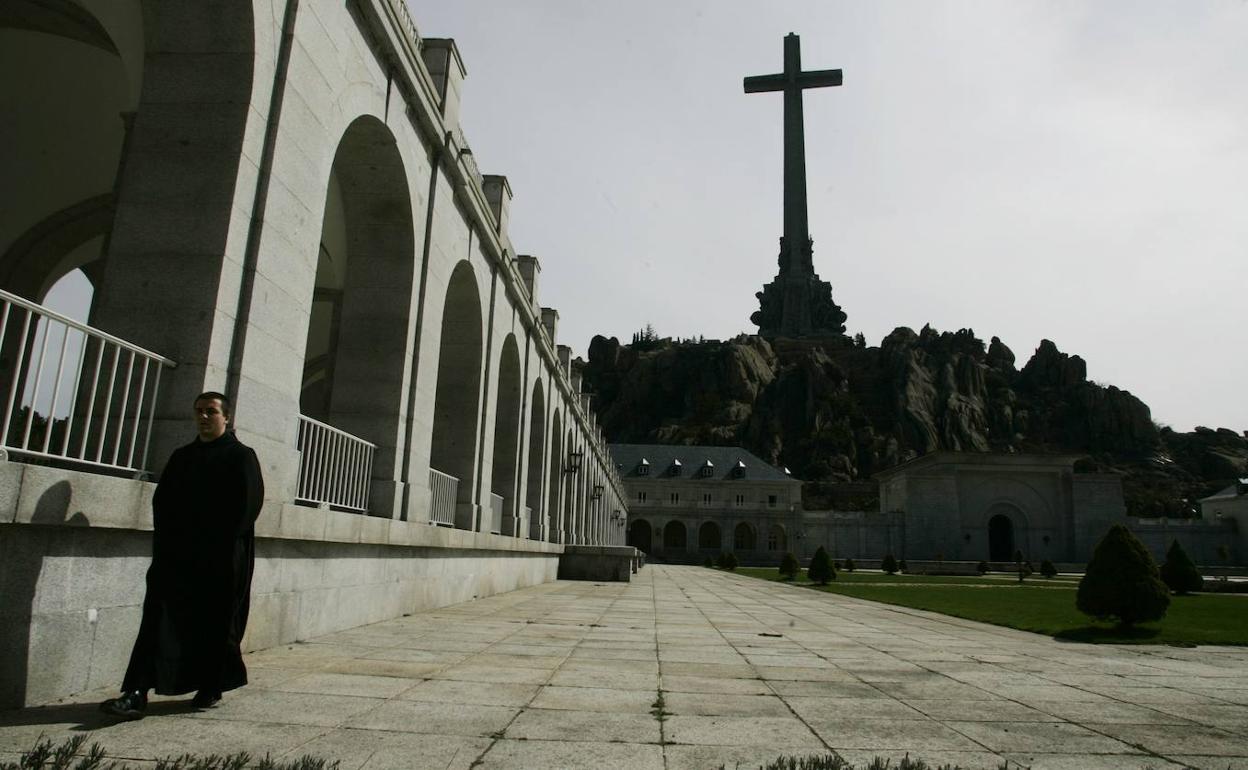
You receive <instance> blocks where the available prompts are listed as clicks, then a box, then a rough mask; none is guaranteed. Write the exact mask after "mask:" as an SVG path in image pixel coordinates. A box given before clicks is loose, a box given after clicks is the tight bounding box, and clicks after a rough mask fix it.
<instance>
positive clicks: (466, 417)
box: [429, 261, 482, 529]
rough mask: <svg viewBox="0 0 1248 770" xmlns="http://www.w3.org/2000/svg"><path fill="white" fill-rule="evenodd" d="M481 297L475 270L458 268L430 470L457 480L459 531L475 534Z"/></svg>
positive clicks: (447, 317) (445, 314) (449, 295)
mask: <svg viewBox="0 0 1248 770" xmlns="http://www.w3.org/2000/svg"><path fill="white" fill-rule="evenodd" d="M480 297H481V295H480V294H479V293H478V291H477V279H476V276H475V275H474V274H473V271H472V265H470V264H469V263H468V262H466V261H463V262H460V263H459V264H457V265H456V266H455V270H454V271H453V272H452V273H451V280H450V281H449V282H448V284H447V288H446V302H445V303H444V304H443V311H442V332H441V335H440V337H439V341H440V345H439V349H438V386H437V393H436V395H435V396H434V412H433V444H432V446H431V447H430V453H429V464H430V466H431V467H433V468H435V469H437V470H439V471H442V472H443V473H447V474H450V475H451V476H454V477H455V478H457V479H459V485H458V487H457V490H458V491H457V496H456V511H455V526H456V527H458V528H460V529H473V524H474V523H475V522H474V505H473V500H472V491H473V486H474V483H475V480H476V479H475V469H476V454H477V452H476V448H477V424H478V418H479V415H480V412H481V410H480V403H481V362H482V344H481V299H480Z"/></svg>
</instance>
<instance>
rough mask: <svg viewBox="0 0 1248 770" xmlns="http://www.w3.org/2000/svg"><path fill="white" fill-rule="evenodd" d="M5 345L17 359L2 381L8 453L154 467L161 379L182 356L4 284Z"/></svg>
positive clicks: (1, 323)
mask: <svg viewBox="0 0 1248 770" xmlns="http://www.w3.org/2000/svg"><path fill="white" fill-rule="evenodd" d="M10 332H13V333H12V334H10ZM0 350H4V351H5V352H6V353H7V354H8V355H10V356H12V359H13V361H14V364H13V366H12V368H10V369H9V370H8V371H7V376H8V377H9V378H10V380H9V382H8V383H7V388H5V384H6V383H3V382H0V393H2V392H3V391H4V390H6V389H7V391H8V397H7V400H6V401H5V404H4V411H3V417H2V419H0V451H2V452H3V453H4V454H5V455H6V456H7V455H9V454H12V455H15V456H17V457H30V458H39V459H46V460H54V461H62V462H67V463H70V464H71V465H83V466H86V467H87V468H90V469H98V470H101V471H126V472H138V473H142V472H145V471H146V470H147V454H148V449H149V447H150V444H151V436H152V425H153V423H154V422H155V418H156V402H157V398H158V396H159V393H160V378H161V374H162V373H163V371H164V370H165V369H172V368H174V367H176V366H177V364H176V363H175V362H174V361H172V360H171V359H168V358H165V357H164V356H162V355H159V354H157V353H153V352H152V351H150V350H147V349H145V348H142V347H140V346H138V345H135V344H134V343H132V342H127V341H126V340H123V339H121V338H120V337H116V336H114V335H112V334H109V333H108V332H104V331H101V330H99V329H96V328H94V327H92V326H89V325H87V324H85V323H82V322H81V321H78V320H75V319H73V318H70V317H68V316H66V315H63V314H61V313H58V312H56V311H55V310H52V309H50V308H47V307H44V306H43V305H40V304H39V303H37V302H31V301H30V300H28V299H25V298H23V297H19V296H17V295H16V294H12V293H11V292H7V291H4V290H0ZM53 362H55V363H53ZM106 372H107V373H106ZM105 373H106V374H105ZM102 379H103V380H104V381H102ZM88 383H89V384H88ZM45 402H46V408H45V407H44V406H43V404H44V403H45ZM41 409H42V410H44V411H43V412H41ZM84 411H85V416H83V412H84ZM44 412H46V413H44ZM144 423H146V426H145V427H144ZM140 431H141V432H142V435H141V436H140ZM75 437H76V441H75V440H74V439H75ZM140 443H141V444H142V448H141V449H140ZM75 445H76V450H75V448H74V446H75Z"/></svg>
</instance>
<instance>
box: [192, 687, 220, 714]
mask: <svg viewBox="0 0 1248 770" xmlns="http://www.w3.org/2000/svg"><path fill="white" fill-rule="evenodd" d="M220 702H221V693H219V692H209V691H207V690H200V691H199V692H197V693H195V697H194V698H191V705H192V706H194V707H195V708H197V709H210V708H215V707H216V705H217V704H218V703H220Z"/></svg>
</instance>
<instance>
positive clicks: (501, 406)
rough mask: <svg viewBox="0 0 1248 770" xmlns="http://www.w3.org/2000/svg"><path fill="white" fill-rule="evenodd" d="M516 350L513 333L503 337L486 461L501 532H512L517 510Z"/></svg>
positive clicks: (517, 425)
mask: <svg viewBox="0 0 1248 770" xmlns="http://www.w3.org/2000/svg"><path fill="white" fill-rule="evenodd" d="M519 443H520V353H519V349H518V348H517V346H516V335H514V334H508V335H507V337H506V339H504V340H503V351H502V356H501V358H500V360H499V365H498V400H497V408H496V410H495V415H494V453H493V458H492V462H491V463H490V489H491V490H492V491H493V493H494V494H496V495H499V496H500V497H502V498H503V521H502V523H501V525H502V533H503V534H505V535H515V534H518V532H517V524H516V520H517V519H516V517H517V515H518V514H519V513H520V508H519V506H517V505H516V464H517V463H518V462H519V458H520V453H519V452H518V451H516V450H517V448H518V446H519Z"/></svg>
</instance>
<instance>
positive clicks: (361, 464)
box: [295, 414, 377, 513]
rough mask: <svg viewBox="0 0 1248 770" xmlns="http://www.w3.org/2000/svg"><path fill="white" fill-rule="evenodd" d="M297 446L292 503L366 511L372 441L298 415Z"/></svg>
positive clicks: (371, 469)
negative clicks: (296, 472)
mask: <svg viewBox="0 0 1248 770" xmlns="http://www.w3.org/2000/svg"><path fill="white" fill-rule="evenodd" d="M297 449H298V450H299V482H298V488H297V490H296V492H295V501H296V502H300V503H312V504H314V505H323V506H327V507H329V508H341V509H345V510H348V511H354V512H356V513H364V512H365V511H367V510H368V496H369V491H370V490H369V488H370V487H371V486H372V472H373V456H374V455H375V454H376V451H377V445H376V444H373V443H371V442H369V441H365V440H364V439H362V438H359V437H358V436H353V435H351V434H350V433H347V432H346V431H345V430H342V429H340V428H335V427H334V426H332V425H329V424H327V423H323V422H321V421H320V420H315V419H313V418H311V417H308V416H306V415H302V414H301V415H299V436H298V441H297Z"/></svg>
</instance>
